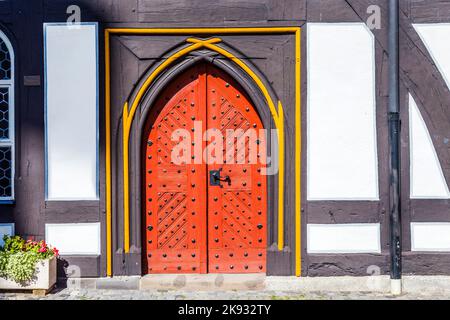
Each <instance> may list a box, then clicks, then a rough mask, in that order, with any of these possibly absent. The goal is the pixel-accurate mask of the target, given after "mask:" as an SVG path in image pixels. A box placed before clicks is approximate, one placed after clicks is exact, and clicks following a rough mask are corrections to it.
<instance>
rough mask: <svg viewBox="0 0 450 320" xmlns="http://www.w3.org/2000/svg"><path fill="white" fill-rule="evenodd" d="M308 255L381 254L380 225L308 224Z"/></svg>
mask: <svg viewBox="0 0 450 320" xmlns="http://www.w3.org/2000/svg"><path fill="white" fill-rule="evenodd" d="M307 232H308V234H307V239H308V243H307V248H308V253H312V254H314V253H317V254H320V253H338V254H341V253H342V254H343V253H381V243H380V241H381V240H380V224H329V225H326V224H322V225H320V224H308V227H307Z"/></svg>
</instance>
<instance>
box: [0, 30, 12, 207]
mask: <svg viewBox="0 0 450 320" xmlns="http://www.w3.org/2000/svg"><path fill="white" fill-rule="evenodd" d="M12 200H14V52H13V48H12V46H11V43H10V42H9V40H8V38H7V37H6V35H5V34H4V33H3V32H2V31H0V203H1V202H5V201H12Z"/></svg>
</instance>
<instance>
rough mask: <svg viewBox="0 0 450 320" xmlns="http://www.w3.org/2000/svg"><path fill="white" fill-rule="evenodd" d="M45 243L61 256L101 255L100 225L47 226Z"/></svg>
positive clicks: (68, 224) (67, 224)
mask: <svg viewBox="0 0 450 320" xmlns="http://www.w3.org/2000/svg"><path fill="white" fill-rule="evenodd" d="M45 241H46V242H47V243H48V244H50V245H51V246H53V247H56V248H57V249H58V250H59V252H60V254H61V255H95V256H97V255H100V252H101V243H100V223H64V224H46V225H45Z"/></svg>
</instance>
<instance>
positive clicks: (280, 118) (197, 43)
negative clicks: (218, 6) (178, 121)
mask: <svg viewBox="0 0 450 320" xmlns="http://www.w3.org/2000/svg"><path fill="white" fill-rule="evenodd" d="M300 30H301V29H300V28H299V27H273V28H226V29H224V28H212V29H201V28H194V29H106V30H105V68H106V76H105V85H106V90H105V93H106V98H105V108H106V111H105V117H106V152H105V154H106V165H105V168H106V184H107V185H106V202H107V203H106V223H107V227H106V233H107V234H106V237H107V254H106V255H107V275H108V276H112V243H111V241H112V239H111V238H112V233H111V232H112V228H111V224H112V205H111V203H112V196H111V192H112V191H111V190H112V187H111V139H110V136H111V126H110V121H111V114H110V108H111V101H110V44H109V36H110V34H213V33H221V34H232V33H238V34H242V33H255V34H260V33H294V34H295V36H296V46H295V48H296V50H295V51H296V52H295V56H296V60H295V63H296V72H295V79H296V81H295V82H296V106H295V110H296V120H295V123H296V134H295V135H296V152H295V154H296V157H295V160H296V165H295V172H296V178H295V181H296V183H295V184H296V185H295V195H296V197H295V198H296V199H295V209H296V214H295V229H296V237H295V242H296V250H295V251H296V254H295V257H296V259H295V260H296V263H295V266H296V268H295V269H296V275H297V276H300V275H301V220H300V219H301V217H300V215H301V212H300V210H301V163H300V162H301V127H300V125H301V100H300V98H301V97H300V84H301V81H300ZM187 42H189V43H192V45H190V46H188V47H186V48H184V49H182V50H180V51H178V52H176V53H175V54H173V55H172V56H170V57H169V58H168V59H166V60H165V61H164V62H163V63H162V64H161V65H160V66H158V68H157V69H155V71H153V72H152V74H151V75H150V76H149V77H148V78H147V79H146V81H145V82H144V84H143V85H142V87H141V88H140V90H139V91H138V94H137V95H136V98H135V99H134V101H133V103H132V105H131V109H130V110H128V103H126V104H125V106H124V109H123V156H124V158H123V166H124V170H123V171H124V177H123V178H124V250H125V252H129V248H130V240H129V175H128V170H129V169H128V167H129V137H130V130H131V125H132V122H133V118H134V115H135V113H136V110H137V108H138V106H139V103H140V101H141V99H142V97H143V95H144V94H145V92H146V90H147V89H148V87H149V86H150V84H151V83H152V82H153V80H154V79H155V78H156V77H157V76H158V75H159V74H160V73H161V72H162V71H163V70H164V69H166V68H167V67H168V66H169V65H170V64H172V63H173V62H174V61H175V60H177V59H178V58H180V57H182V56H184V55H186V54H188V53H189V52H192V51H194V50H197V49H199V48H201V47H206V48H209V49H211V50H213V51H216V52H218V53H220V54H222V55H224V56H225V57H227V58H229V59H231V60H232V61H233V62H235V63H236V64H237V65H239V66H240V67H241V68H242V69H243V70H244V71H245V72H247V73H248V74H249V76H250V77H251V78H252V79H253V80H254V81H255V83H256V84H257V85H258V87H259V88H260V90H261V92H262V93H263V95H264V96H265V98H266V100H267V103H268V105H269V109H270V111H271V114H272V117H273V119H274V122H275V126H276V127H277V129H278V132H279V135H278V141H279V158H280V160H279V164H280V167H279V180H278V183H279V188H278V189H279V190H278V249H279V250H282V249H283V247H284V228H283V225H284V147H285V146H284V111H283V107H282V104H281V102H280V101H278V110H277V109H276V108H275V104H274V103H273V101H272V98H271V97H270V95H269V93H268V91H267V89H266V88H265V86H264V84H263V83H262V81H261V79H260V78H259V77H258V76H257V75H256V74H255V73H254V72H253V71H252V70H251V69H250V68H249V67H248V66H247V65H246V64H245V63H244V62H243V61H242V60H240V59H239V58H237V57H236V56H234V55H233V54H232V53H230V52H228V51H226V50H225V49H223V48H220V47H219V46H216V45H215V43H218V42H221V39H219V38H213V39H208V40H200V39H194V38H189V39H187Z"/></svg>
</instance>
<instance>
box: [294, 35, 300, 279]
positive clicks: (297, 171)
mask: <svg viewBox="0 0 450 320" xmlns="http://www.w3.org/2000/svg"><path fill="white" fill-rule="evenodd" d="M300 66H301V29H300V28H298V29H297V31H296V32H295V87H296V90H295V157H296V159H295V275H296V276H297V277H300V276H301V275H302V237H301V235H302V223H301V215H302V211H301V210H302V209H301V201H302V193H301V192H302V121H301V119H302V118H301V117H302V115H301V112H302V110H301V69H300Z"/></svg>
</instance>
